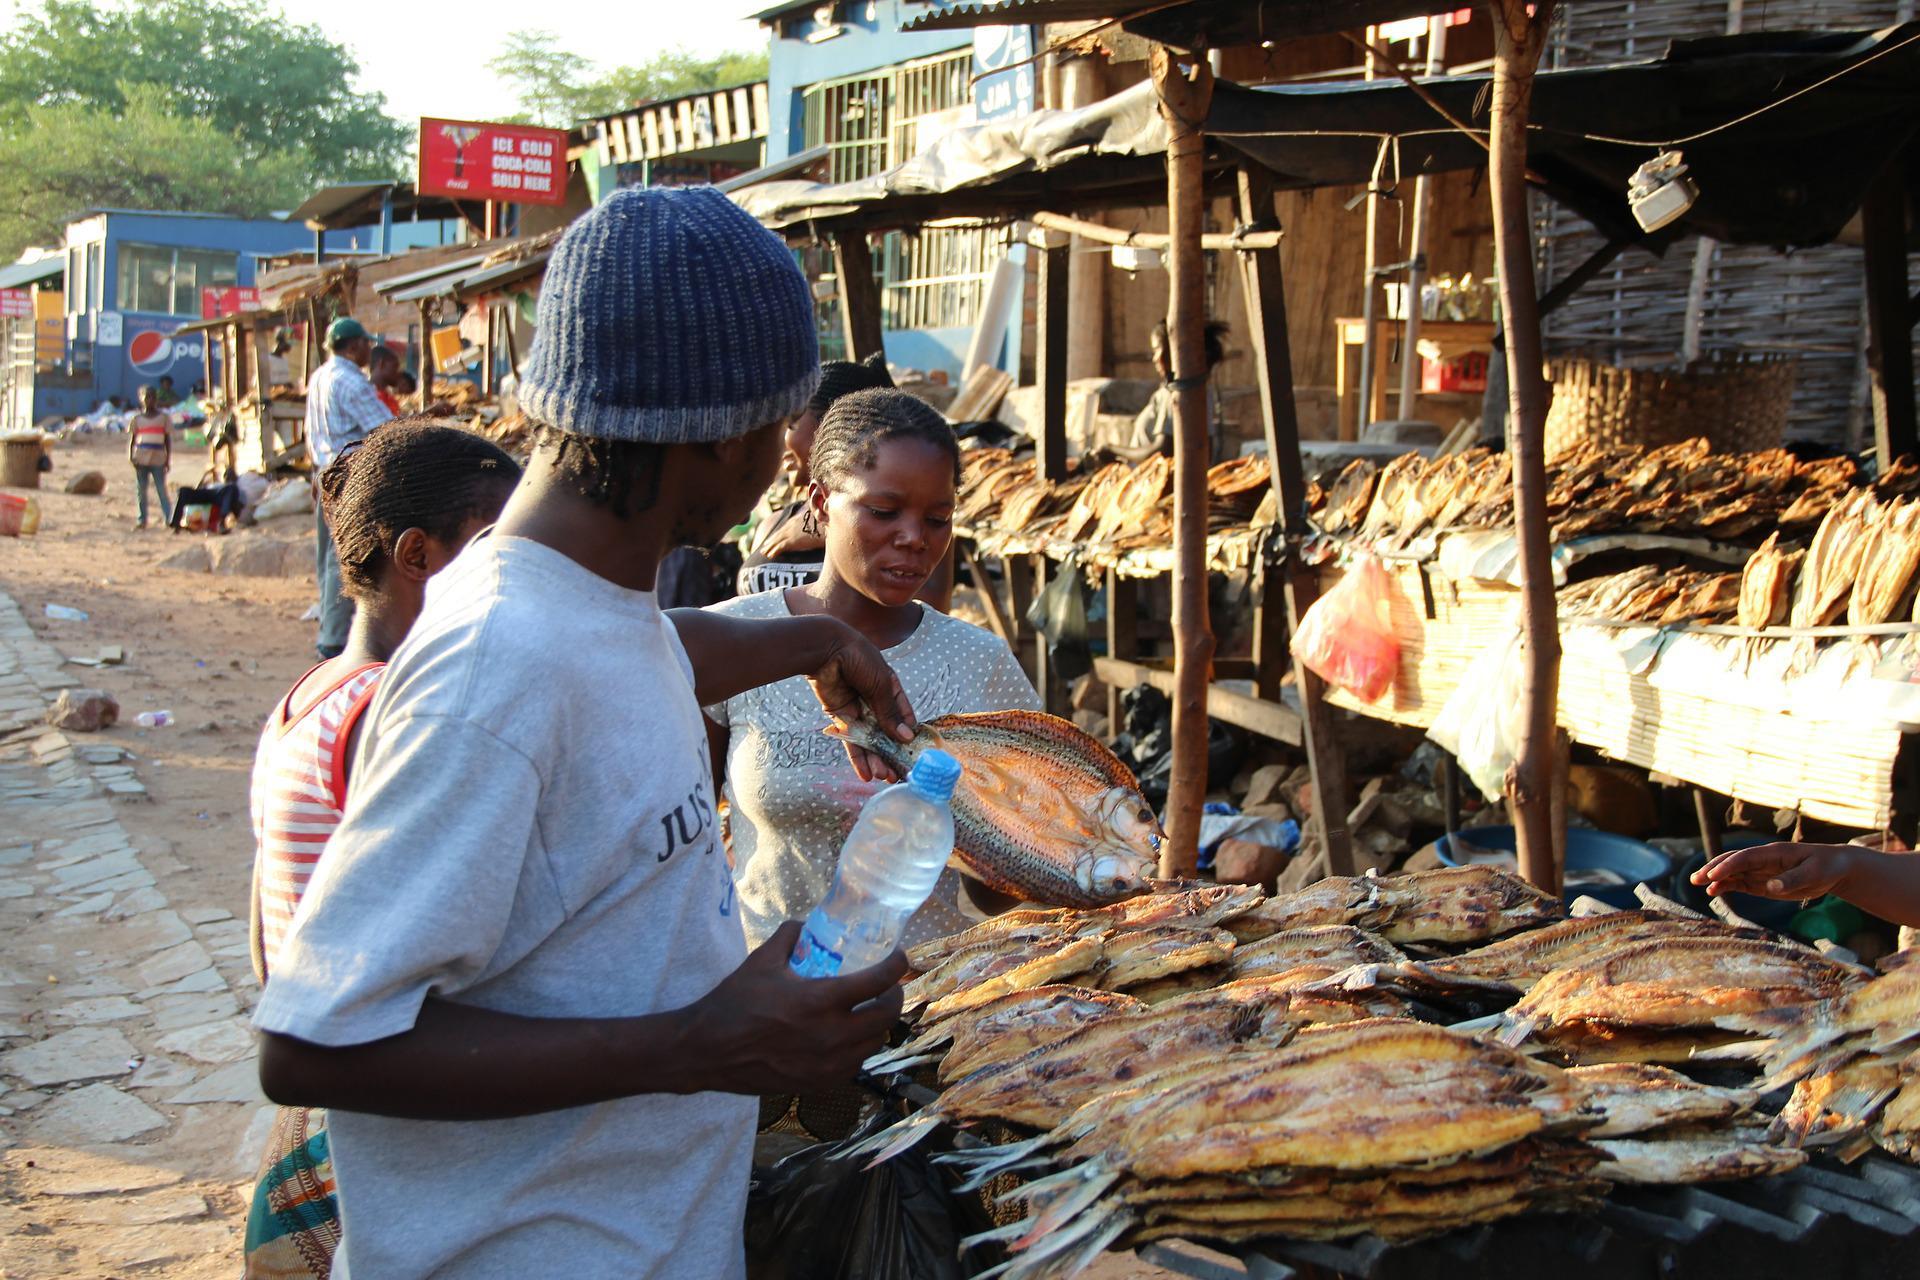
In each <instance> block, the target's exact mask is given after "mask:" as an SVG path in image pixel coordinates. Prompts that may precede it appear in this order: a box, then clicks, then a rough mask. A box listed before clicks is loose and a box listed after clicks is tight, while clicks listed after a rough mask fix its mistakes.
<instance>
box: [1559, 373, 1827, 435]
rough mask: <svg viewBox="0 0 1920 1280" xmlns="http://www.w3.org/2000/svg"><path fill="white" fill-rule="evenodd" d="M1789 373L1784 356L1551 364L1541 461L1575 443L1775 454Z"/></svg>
mask: <svg viewBox="0 0 1920 1280" xmlns="http://www.w3.org/2000/svg"><path fill="white" fill-rule="evenodd" d="M1793 372H1794V360H1793V358H1792V357H1790V356H1760V357H1755V358H1748V359H1734V358H1715V359H1710V360H1706V361H1703V362H1701V363H1698V364H1696V365H1694V366H1693V367H1692V368H1689V369H1622V368H1618V367H1616V366H1614V365H1609V364H1601V363H1599V362H1598V361H1595V360H1588V359H1584V358H1579V357H1572V358H1561V359H1555V360H1551V361H1549V362H1548V364H1547V379H1548V381H1550V382H1551V383H1553V404H1552V406H1551V407H1550V408H1549V409H1548V410H1547V456H1548V457H1553V456H1554V455H1555V454H1558V453H1563V452H1565V451H1566V450H1567V449H1570V448H1572V447H1573V446H1575V445H1579V444H1594V445H1599V446H1601V447H1602V448H1613V447H1618V446H1642V447H1647V448H1653V447H1657V446H1659V445H1663V444H1676V443H1678V442H1679V441H1682V440H1691V439H1693V438H1694V437H1695V436H1705V437H1706V438H1707V440H1708V442H1709V443H1710V444H1711V445H1712V446H1713V449H1714V451H1715V452H1716V453H1744V452H1750V451H1752V450H1757V449H1772V448H1775V447H1776V446H1778V445H1779V443H1780V440H1781V437H1782V435H1783V434H1784V433H1785V431H1786V426H1787V411H1788V410H1789V409H1790V408H1791V407H1792V404H1793Z"/></svg>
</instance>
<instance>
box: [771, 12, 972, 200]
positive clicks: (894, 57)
mask: <svg viewBox="0 0 1920 1280" xmlns="http://www.w3.org/2000/svg"><path fill="white" fill-rule="evenodd" d="M838 7H839V9H840V12H841V15H842V16H841V20H840V21H839V22H837V23H834V24H831V25H832V26H837V27H839V28H840V29H841V33H840V34H839V35H836V36H832V37H829V38H826V39H818V38H817V37H819V36H821V35H822V34H823V30H824V29H823V28H822V26H821V24H819V23H818V22H816V21H815V20H814V17H813V6H811V5H798V6H796V7H795V9H794V10H793V12H792V13H791V15H790V16H781V17H776V18H773V19H771V20H770V21H769V24H768V25H769V26H771V27H772V33H771V34H772V40H771V42H770V44H769V47H768V51H767V102H768V112H769V114H770V115H771V116H772V120H771V127H770V128H769V129H768V137H767V162H768V163H769V164H771V163H773V162H774V161H776V160H784V159H786V158H787V157H788V156H790V155H792V154H793V153H794V152H796V151H802V150H805V148H806V144H805V142H804V141H803V140H802V139H803V135H804V128H803V122H802V99H801V91H802V90H803V89H805V88H806V87H807V86H808V85H812V84H818V83H820V82H821V81H822V80H834V79H838V78H839V77H841V76H851V75H858V74H859V73H861V72H863V71H873V70H876V69H878V68H880V67H891V66H894V65H896V64H898V63H902V62H911V61H913V60H914V59H915V58H927V57H931V56H933V55H934V54H937V53H948V52H951V51H952V50H955V49H967V48H971V47H972V46H973V32H972V31H970V30H960V31H919V32H915V33H913V34H911V35H907V34H904V33H902V32H901V30H900V28H901V26H902V25H903V24H905V23H907V22H911V21H912V20H913V19H915V18H918V17H922V16H923V15H925V14H926V12H927V10H928V8H929V7H930V6H929V5H928V4H927V3H926V2H925V0H871V2H870V3H862V2H860V0H855V2H854V3H849V4H843V5H840V6H838ZM808 37H816V39H813V40H809V38H808Z"/></svg>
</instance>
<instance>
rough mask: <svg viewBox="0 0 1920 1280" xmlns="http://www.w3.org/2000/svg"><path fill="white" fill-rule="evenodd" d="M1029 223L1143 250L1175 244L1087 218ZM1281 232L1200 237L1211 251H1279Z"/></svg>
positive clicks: (1047, 216)
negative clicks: (1104, 224)
mask: <svg viewBox="0 0 1920 1280" xmlns="http://www.w3.org/2000/svg"><path fill="white" fill-rule="evenodd" d="M1027 220H1028V221H1029V222H1031V223H1033V225H1034V226H1036V227H1045V228H1046V229H1047V230H1049V231H1065V232H1068V233H1069V234H1072V235H1076V236H1080V237H1081V238H1082V239H1086V240H1097V241H1099V242H1100V243H1101V244H1113V245H1137V246H1139V247H1140V248H1142V249H1165V248H1166V247H1167V246H1168V245H1169V244H1171V243H1172V237H1171V236H1168V235H1165V234H1162V233H1161V232H1158V231H1122V230H1120V229H1119V228H1118V227H1108V226H1102V225H1101V224H1100V223H1098V222H1088V221H1087V220H1086V219H1084V218H1071V217H1068V216H1067V215H1066V214H1064V213H1046V212H1044V211H1043V212H1040V213H1035V214H1030V215H1028V218H1027ZM1281 234H1282V233H1281V232H1278V231H1251V232H1244V233H1243V232H1239V231H1235V232H1231V233H1227V234H1222V233H1219V232H1212V233H1209V234H1205V235H1202V236H1201V237H1200V247H1201V248H1202V249H1206V250H1209V251H1225V250H1233V249H1278V248H1279V247H1280V237H1281Z"/></svg>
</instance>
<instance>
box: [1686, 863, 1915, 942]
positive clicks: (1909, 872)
mask: <svg viewBox="0 0 1920 1280" xmlns="http://www.w3.org/2000/svg"><path fill="white" fill-rule="evenodd" d="M1689 878H1690V879H1691V880H1692V881H1693V883H1695V884H1696V885H1699V886H1701V887H1702V888H1704V889H1706V891H1707V893H1708V894H1709V895H1710V896H1713V897H1716V898H1717V897H1719V896H1720V895H1721V894H1723V893H1751V894H1754V895H1755V896H1757V897H1761V898H1781V899H1785V900H1787V901H1793V900H1795V899H1809V898H1824V897H1825V896H1826V895H1828V894H1830V893H1831V894H1835V895H1837V896H1838V897H1841V898H1845V899H1846V900H1847V901H1848V902H1851V903H1852V904H1853V905H1854V906H1856V907H1859V908H1860V909H1861V910H1862V911H1865V912H1868V913H1870V914H1872V915H1876V916H1879V917H1880V918H1881V919H1882V920H1886V921H1889V922H1891V923H1893V924H1898V925H1905V926H1907V927H1908V928H1920V854H1914V853H1882V852H1880V851H1879V850H1877V849H1862V848H1860V847H1859V846H1858V845H1851V844H1795V843H1787V842H1782V843H1778V844H1763V845H1756V846H1755V847H1753V848H1751V849H1735V850H1733V851H1732V852H1730V853H1723V854H1721V855H1720V856H1719V857H1717V858H1715V859H1713V860H1712V861H1711V862H1709V863H1707V865H1706V866H1704V867H1701V868H1700V869H1699V870H1698V871H1696V872H1694V873H1693V875H1692V876H1691V877H1689Z"/></svg>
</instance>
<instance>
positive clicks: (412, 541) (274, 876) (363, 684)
mask: <svg viewBox="0 0 1920 1280" xmlns="http://www.w3.org/2000/svg"><path fill="white" fill-rule="evenodd" d="M519 478H520V468H519V466H518V465H516V464H515V463H514V461H513V459H512V458H510V457H508V456H507V455H506V454H505V453H504V452H502V451H501V450H500V448H499V447H498V446H496V445H494V444H493V443H492V442H491V441H488V440H486V439H484V438H482V437H480V436H477V435H474V434H473V433H472V432H469V431H462V430H459V429H456V428H453V427H447V426H443V425H439V424H437V423H435V422H433V421H432V420H430V419H425V418H410V419H404V420H401V421H398V422H394V423H391V424H389V425H387V426H384V427H380V428H378V429H377V430H375V431H374V432H373V433H372V434H370V435H369V436H368V437H367V438H366V441H365V443H363V444H361V445H359V446H357V447H355V448H353V449H350V450H349V451H347V452H345V453H342V454H341V455H340V456H339V457H337V458H335V459H334V460H333V462H332V463H331V464H330V465H329V466H328V467H327V469H326V470H325V471H323V472H322V473H321V475H320V493H321V505H322V511H323V514H324V515H325V517H326V520H327V524H328V525H329V527H330V528H331V529H332V531H333V540H334V544H335V546H337V547H338V548H339V555H340V581H341V591H342V594H344V595H345V596H347V598H349V599H350V600H352V601H353V602H354V605H355V609H354V615H353V629H352V631H351V632H349V634H348V637H347V644H346V648H345V649H344V650H343V651H342V652H341V653H340V655H339V656H338V657H336V658H330V659H328V660H327V661H325V662H322V663H321V664H320V665H319V666H317V667H314V668H313V669H312V670H311V671H309V672H307V674H306V675H304V676H302V677H300V679H299V680H297V681H295V682H294V686H293V688H292V689H291V690H289V691H288V693H287V696H286V697H284V698H283V699H281V701H280V703H279V705H278V706H276V707H275V708H274V712H273V715H272V716H271V717H269V719H268V721H267V726H266V729H265V731H264V732H263V733H262V734H261V737H260V749H259V752H258V754H257V755H256V756H255V759H254V766H253V804H252V807H253V831H254V840H255V843H256V849H257V852H256V855H255V860H254V868H253V921H252V924H253V929H252V934H253V961H254V973H255V975H256V976H257V977H258V978H259V979H260V980H261V981H262V982H265V981H266V980H267V978H268V976H269V975H270V974H271V973H272V971H273V965H274V961H275V960H276V959H277V958H278V956H279V954H280V951H281V947H282V944H283V942H284V941H285V939H286V936H287V933H288V931H289V930H290V928H291V926H292V924H293V916H294V910H295V908H297V907H298V906H299V903H300V897H301V894H302V893H304V892H305V890H306V887H307V883H308V881H309V880H310V879H311V878H312V876H313V872H314V868H315V866H316V864H317V863H318V861H319V859H320V855H321V853H322V852H323V851H324V849H325V846H326V843H327V839H328V837H329V836H330V835H331V834H332V832H333V829H334V828H335V827H336V826H338V825H339V823H340V819H341V816H342V813H343V811H344V809H345V807H346V794H347V773H348V770H349V768H350V766H351V764H352V760H353V747H354V742H355V740H356V738H357V736H358V731H359V724H360V719H361V714H362V712H364V711H365V710H366V708H367V705H368V704H369V703H370V702H371V701H372V700H373V695H374V691H375V687H376V686H377V684H378V683H379V680H380V675H381V673H382V672H383V671H384V670H385V669H386V663H387V659H388V658H389V657H391V656H392V655H393V651H394V650H395V649H397V648H399V647H400V642H401V641H402V640H404V639H406V636H407V632H408V631H409V630H410V629H411V628H412V626H413V623H414V619H415V618H417V617H419V615H420V609H421V607H422V605H423V603H424V601H425V598H426V583H427V579H428V578H430V577H432V576H433V575H434V574H435V573H437V572H439V571H440V570H441V569H442V568H444V567H445V566H446V565H447V564H449V563H451V562H452V560H453V559H454V557H456V556H457V555H459V554H460V550H461V548H463V547H464V546H466V544H467V543H468V542H469V541H470V540H472V538H473V537H474V536H475V534H476V533H478V532H479V531H480V530H481V529H483V528H484V527H485V526H487V525H489V524H491V523H492V522H493V521H494V520H495V519H496V518H497V517H498V516H499V514H500V509H501V507H503V506H505V505H506V501H507V495H508V494H509V493H511V492H512V490H513V486H514V483H515V482H516V481H517V480H518V479H519ZM325 1129H326V1119H325V1112H323V1111H317V1110H309V1109H307V1108H299V1107H290V1108H284V1109H282V1111H281V1113H280V1115H279V1116H278V1117H277V1118H276V1123H275V1126H274V1132H273V1140H272V1141H271V1142H270V1143H269V1144H268V1149H267V1158H266V1162H265V1163H264V1164H263V1165H262V1172H261V1177H260V1180H259V1183H258V1187H257V1190H256V1195H255V1199H254V1202H253V1204H252V1206H251V1208H250V1211H249V1215H248V1224H247V1246H246V1255H247V1271H246V1274H248V1275H250V1276H251V1275H273V1276H289V1275H301V1274H306V1273H307V1272H306V1271H305V1270H304V1268H305V1266H306V1265H307V1261H303V1260H309V1261H310V1260H311V1259H313V1258H315V1257H325V1258H331V1256H332V1254H333V1250H334V1248H335V1246H336V1245H337V1244H338V1242H339V1238H340V1237H339V1219H338V1216H337V1214H336V1213H335V1211H334V1208H333V1195H332V1164H331V1160H330V1159H329V1158H328V1155H327V1151H328V1148H327V1140H326V1137H325ZM313 1274H316V1275H322V1276H324V1275H325V1274H327V1272H326V1270H325V1268H320V1269H318V1270H316V1271H315V1272H314V1273H313Z"/></svg>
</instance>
